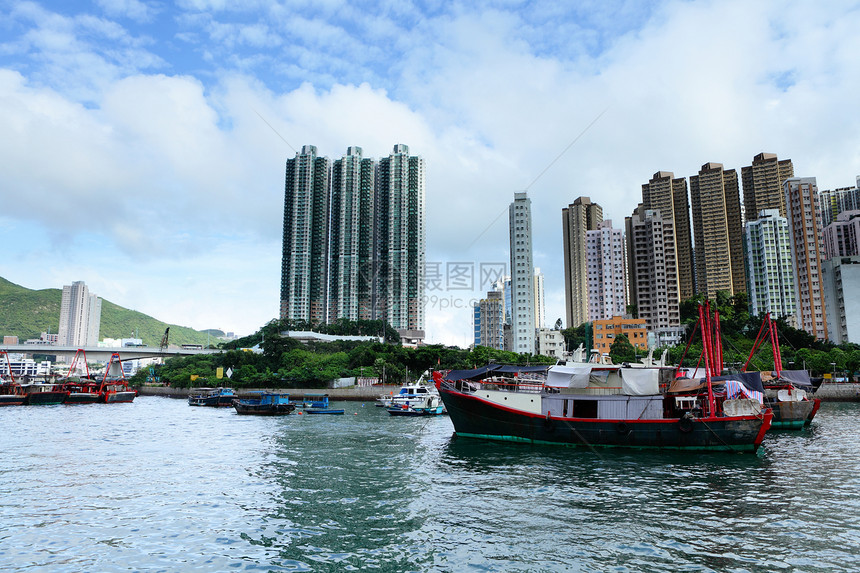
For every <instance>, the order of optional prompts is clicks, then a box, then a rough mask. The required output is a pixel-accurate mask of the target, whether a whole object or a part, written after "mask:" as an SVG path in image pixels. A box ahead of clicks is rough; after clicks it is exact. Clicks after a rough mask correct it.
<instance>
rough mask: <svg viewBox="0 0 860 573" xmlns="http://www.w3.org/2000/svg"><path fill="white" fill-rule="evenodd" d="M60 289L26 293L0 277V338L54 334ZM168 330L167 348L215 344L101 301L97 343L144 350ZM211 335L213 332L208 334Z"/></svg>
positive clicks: (181, 328) (190, 330)
mask: <svg viewBox="0 0 860 573" xmlns="http://www.w3.org/2000/svg"><path fill="white" fill-rule="evenodd" d="M62 298H63V291H62V290H61V289H56V288H51V289H43V290H30V289H28V288H24V287H22V286H20V285H16V284H15V283H11V282H9V281H7V280H6V279H4V278H2V277H0V335H5V336H17V337H18V339H19V340H20V341H21V342H23V341H24V340H27V339H28V338H38V337H39V335H40V334H41V333H42V332H53V333H56V332H57V328H58V327H59V324H60V302H61V301H62ZM168 326H169V327H170V343H171V344H177V345H179V344H204V345H205V344H206V343H207V339H208V340H209V341H210V342H211V343H212V344H215V343H216V342H218V341H217V339H215V338H214V337H213V338H208V337H207V334H206V331H203V332H199V331H197V330H194V329H193V328H188V327H185V326H177V325H175V324H167V323H165V322H161V321H160V320H156V319H154V318H152V317H151V316H147V315H145V314H143V313H142V312H138V311H136V310H129V309H127V308H123V307H121V306H119V305H116V304H114V303H112V302H110V301H107V300H104V299H102V317H101V326H100V329H99V339H100V340H101V339H102V338H131V334H132V332H134V333H135V335H136V336H135V337H136V338H141V339H143V343H144V344H146V345H148V346H158V345H159V344H161V337H162V336H163V335H164V329H165V328H167V327H168ZM211 332H212V333H213V335H214V333H216V332H220V331H215V330H212V331H211Z"/></svg>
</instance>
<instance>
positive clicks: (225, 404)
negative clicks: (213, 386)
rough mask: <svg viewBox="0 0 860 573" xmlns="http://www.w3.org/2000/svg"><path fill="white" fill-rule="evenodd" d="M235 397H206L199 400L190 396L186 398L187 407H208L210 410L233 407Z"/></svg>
mask: <svg viewBox="0 0 860 573" xmlns="http://www.w3.org/2000/svg"><path fill="white" fill-rule="evenodd" d="M235 399H236V396H207V397H205V398H199V397H195V396H192V397H190V398H188V405H189V406H208V407H210V408H229V407H230V406H232V405H233V400H235Z"/></svg>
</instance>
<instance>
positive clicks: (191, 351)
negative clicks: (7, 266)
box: [0, 344, 223, 362]
mask: <svg viewBox="0 0 860 573" xmlns="http://www.w3.org/2000/svg"><path fill="white" fill-rule="evenodd" d="M3 350H5V351H6V352H8V353H9V354H29V355H33V354H53V355H57V356H74V355H75V353H76V352H77V351H78V350H79V348H78V347H76V346H52V345H50V344H5V345H0V351H3ZM82 350H83V351H84V352H85V353H86V355H87V360H93V361H96V362H107V361H108V360H110V357H111V355H112V354H114V353H116V354H119V358H120V360H127V359H134V358H159V357H162V358H173V357H174V356H196V355H198V354H218V353H220V352H223V350H208V349H200V348H180V347H178V346H169V347H167V348H165V349H164V350H162V349H161V348H159V347H158V346H122V347H118V348H98V347H84V348H83V349H82Z"/></svg>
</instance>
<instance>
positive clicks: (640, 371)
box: [621, 368, 660, 396]
mask: <svg viewBox="0 0 860 573" xmlns="http://www.w3.org/2000/svg"><path fill="white" fill-rule="evenodd" d="M621 393H622V394H624V395H626V396H648V395H651V394H659V393H660V371H659V370H654V369H652V368H622V369H621Z"/></svg>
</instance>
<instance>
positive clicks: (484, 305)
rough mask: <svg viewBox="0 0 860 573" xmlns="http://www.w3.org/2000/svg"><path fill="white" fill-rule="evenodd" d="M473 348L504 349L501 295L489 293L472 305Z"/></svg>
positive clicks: (502, 300) (493, 292)
mask: <svg viewBox="0 0 860 573" xmlns="http://www.w3.org/2000/svg"><path fill="white" fill-rule="evenodd" d="M474 327H475V346H476V347H478V346H487V347H489V348H495V349H498V350H504V349H505V300H504V295H503V293H501V292H499V291H490V292H488V293H487V297H486V298H483V299H481V300H480V301H478V302H476V303H475V305H474Z"/></svg>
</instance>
